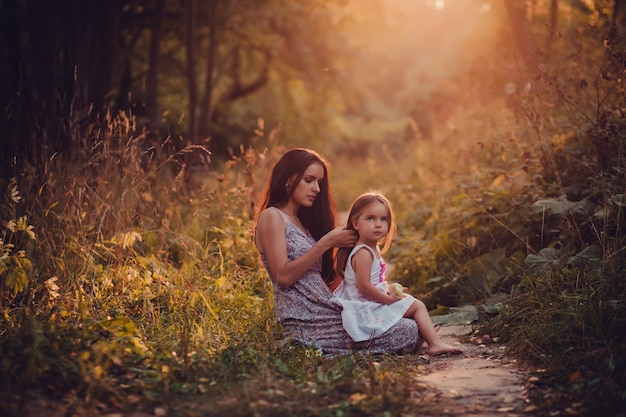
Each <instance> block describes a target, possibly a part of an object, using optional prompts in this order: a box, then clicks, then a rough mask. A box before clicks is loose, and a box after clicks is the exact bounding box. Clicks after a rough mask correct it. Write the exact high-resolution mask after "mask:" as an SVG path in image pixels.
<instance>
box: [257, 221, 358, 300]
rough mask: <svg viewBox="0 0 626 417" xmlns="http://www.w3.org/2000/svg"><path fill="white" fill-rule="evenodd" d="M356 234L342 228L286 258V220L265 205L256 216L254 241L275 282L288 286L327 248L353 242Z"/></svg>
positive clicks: (348, 244) (284, 286)
mask: <svg viewBox="0 0 626 417" xmlns="http://www.w3.org/2000/svg"><path fill="white" fill-rule="evenodd" d="M355 242H356V235H355V233H354V232H352V231H348V230H343V229H341V228H337V229H333V230H331V231H330V232H328V233H327V234H326V235H324V236H323V237H322V238H321V239H320V240H319V241H318V242H317V243H315V244H314V245H313V246H312V247H311V249H309V250H308V251H307V252H306V253H304V254H303V255H302V256H300V257H299V258H298V259H294V260H293V261H291V262H289V259H288V258H287V242H286V238H285V222H284V220H283V219H282V217H281V215H280V213H279V212H278V210H274V209H267V210H265V211H263V212H262V213H261V215H260V216H259V221H258V223H257V228H256V245H257V248H258V249H259V252H261V253H263V254H265V259H266V260H267V264H268V266H269V268H270V271H271V273H272V276H273V277H274V279H275V280H276V283H277V284H278V285H279V286H280V287H282V288H287V287H289V286H291V285H292V284H293V283H294V282H296V281H297V280H298V279H299V278H300V277H302V276H303V275H304V274H305V273H306V272H307V271H308V270H309V269H310V268H311V266H312V265H313V264H314V263H315V261H317V260H318V259H319V258H320V257H321V256H322V255H323V254H324V253H325V252H326V251H327V250H328V249H331V248H333V247H340V246H350V245H354V243H355Z"/></svg>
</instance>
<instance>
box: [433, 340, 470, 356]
mask: <svg viewBox="0 0 626 417" xmlns="http://www.w3.org/2000/svg"><path fill="white" fill-rule="evenodd" d="M445 353H451V354H453V355H461V354H463V350H462V349H461V348H457V347H454V346H450V345H448V344H446V343H437V344H433V345H430V346H428V354H429V355H431V356H435V355H443V354H445Z"/></svg>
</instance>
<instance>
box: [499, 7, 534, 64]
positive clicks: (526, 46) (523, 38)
mask: <svg viewBox="0 0 626 417" xmlns="http://www.w3.org/2000/svg"><path fill="white" fill-rule="evenodd" d="M504 6H505V7H506V11H507V14H508V16H509V22H510V23H511V28H512V29H513V36H514V37H515V40H516V42H517V46H518V49H519V51H520V54H521V56H522V59H523V60H524V62H525V63H526V67H527V68H528V69H529V70H530V71H535V70H536V69H537V65H538V63H539V60H538V58H537V55H536V54H535V52H536V51H537V47H536V46H535V42H534V40H533V38H532V36H531V33H530V28H529V23H528V19H527V18H526V7H525V4H524V2H521V1H519V0H504Z"/></svg>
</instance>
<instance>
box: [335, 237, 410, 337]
mask: <svg viewBox="0 0 626 417" xmlns="http://www.w3.org/2000/svg"><path fill="white" fill-rule="evenodd" d="M362 248H366V249H367V250H369V251H370V253H371V254H372V256H373V258H374V261H373V262H372V270H371V273H370V282H371V283H372V285H374V286H375V287H376V288H378V289H379V290H380V291H382V292H384V293H387V292H388V290H389V286H388V284H387V281H385V261H384V260H383V258H382V257H381V256H380V253H378V251H374V249H372V248H370V247H369V246H367V245H358V246H355V247H354V249H352V251H351V252H350V256H348V262H347V263H346V271H345V274H344V279H343V282H342V283H341V285H340V286H339V287H338V288H337V289H336V290H335V293H334V294H335V296H336V297H337V298H338V299H339V301H340V302H341V304H342V306H343V310H342V312H341V320H342V323H343V327H344V329H345V330H346V332H347V333H348V334H349V335H350V337H352V339H353V340H354V341H355V342H360V341H363V340H367V339H371V338H372V337H375V336H378V335H381V334H382V333H384V332H386V331H387V330H389V328H391V326H393V325H394V324H396V323H397V322H398V321H400V319H401V318H402V317H403V316H404V313H406V311H407V310H408V309H409V307H411V304H413V302H414V301H415V298H414V297H413V296H411V295H409V294H405V297H404V298H403V299H402V300H398V301H396V302H395V303H392V304H381V303H379V302H376V301H372V300H370V299H368V298H365V297H364V296H363V295H361V293H360V292H359V290H358V288H357V282H356V273H355V272H354V268H352V257H353V256H354V254H355V253H356V252H357V251H358V250H360V249H362Z"/></svg>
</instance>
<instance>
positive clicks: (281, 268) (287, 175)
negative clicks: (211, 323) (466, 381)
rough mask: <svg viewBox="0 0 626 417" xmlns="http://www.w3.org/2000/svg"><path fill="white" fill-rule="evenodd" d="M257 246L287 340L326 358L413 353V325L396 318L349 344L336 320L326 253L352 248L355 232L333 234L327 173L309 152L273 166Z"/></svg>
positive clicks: (298, 152)
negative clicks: (375, 332)
mask: <svg viewBox="0 0 626 417" xmlns="http://www.w3.org/2000/svg"><path fill="white" fill-rule="evenodd" d="M260 209H261V212H260V213H259V216H258V220H257V224H256V233H255V244H256V246H257V249H258V250H259V252H260V254H261V258H262V260H263V264H264V265H265V268H266V269H267V271H268V273H269V276H270V278H271V280H272V283H273V285H274V307H275V311H276V317H277V319H278V321H279V322H280V323H281V324H282V326H283V330H284V333H285V336H286V338H287V339H288V340H292V341H295V342H297V343H301V344H304V345H307V346H311V347H313V348H317V349H321V350H322V352H324V353H326V354H330V355H341V354H346V353H349V352H351V351H354V350H363V351H368V352H370V353H384V352H388V353H391V352H401V351H416V350H417V348H419V346H420V345H421V342H422V340H421V339H420V338H419V333H418V330H417V325H416V323H415V321H413V320H410V319H402V320H400V321H399V322H398V323H396V324H395V325H394V326H393V327H391V328H390V329H389V330H388V331H386V332H385V333H383V334H381V335H377V336H375V337H372V338H370V339H368V340H364V341H361V342H355V341H353V340H352V338H351V337H350V336H349V335H348V334H347V333H346V331H345V330H344V328H343V325H342V321H341V305H340V304H339V302H338V301H337V299H335V298H334V297H333V295H332V292H331V290H330V288H329V286H328V284H329V283H330V282H331V281H332V278H333V277H334V271H333V262H332V252H333V249H334V248H337V247H352V246H354V244H355V243H356V240H357V235H356V232H355V231H353V230H345V229H343V228H335V227H334V225H335V223H334V217H335V216H334V211H333V200H332V194H331V191H330V187H329V178H328V168H327V164H326V162H325V161H324V159H323V158H322V157H321V156H320V155H319V154H317V153H316V152H314V151H311V150H308V149H301V148H300V149H293V150H290V151H288V152H286V153H285V154H284V155H283V156H282V157H281V158H280V160H279V161H278V162H277V163H276V165H274V167H273V169H272V173H271V175H270V178H269V179H268V183H267V188H266V191H265V193H264V199H263V201H262V204H261V205H260Z"/></svg>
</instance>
